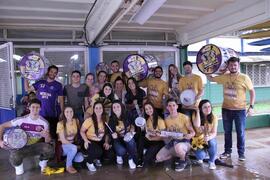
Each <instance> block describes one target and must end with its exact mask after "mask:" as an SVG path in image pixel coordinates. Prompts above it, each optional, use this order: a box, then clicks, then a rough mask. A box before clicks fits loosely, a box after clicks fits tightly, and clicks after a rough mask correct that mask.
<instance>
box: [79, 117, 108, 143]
mask: <svg viewBox="0 0 270 180" xmlns="http://www.w3.org/2000/svg"><path fill="white" fill-rule="evenodd" d="M82 127H84V128H85V129H87V131H86V137H87V138H88V139H89V140H93V141H101V140H102V138H103V136H104V135H105V127H104V124H103V122H98V135H96V133H95V126H94V123H93V120H92V118H87V119H86V120H85V121H84V122H83V124H82Z"/></svg>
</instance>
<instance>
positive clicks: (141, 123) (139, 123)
mask: <svg viewBox="0 0 270 180" xmlns="http://www.w3.org/2000/svg"><path fill="white" fill-rule="evenodd" d="M145 123H146V121H145V119H144V118H143V117H137V118H136V119H135V125H136V126H138V127H143V126H144V125H145Z"/></svg>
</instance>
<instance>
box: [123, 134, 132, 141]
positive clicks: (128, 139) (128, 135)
mask: <svg viewBox="0 0 270 180" xmlns="http://www.w3.org/2000/svg"><path fill="white" fill-rule="evenodd" d="M133 137H134V133H133V132H128V133H126V134H125V136H124V141H125V142H129V141H130V140H131V139H132V138H133Z"/></svg>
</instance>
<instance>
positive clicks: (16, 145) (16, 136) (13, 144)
mask: <svg viewBox="0 0 270 180" xmlns="http://www.w3.org/2000/svg"><path fill="white" fill-rule="evenodd" d="M4 141H5V143H6V145H7V146H8V147H9V148H11V149H20V148H22V147H24V146H25V145H26V144H27V134H26V132H25V131H24V130H22V129H20V128H15V129H9V130H8V131H6V132H5V134H4Z"/></svg>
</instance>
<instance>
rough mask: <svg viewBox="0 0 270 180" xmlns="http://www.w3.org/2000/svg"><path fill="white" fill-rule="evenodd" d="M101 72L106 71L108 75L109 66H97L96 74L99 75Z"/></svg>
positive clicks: (100, 64) (102, 63)
mask: <svg viewBox="0 0 270 180" xmlns="http://www.w3.org/2000/svg"><path fill="white" fill-rule="evenodd" d="M99 71H105V72H106V73H107V74H108V73H109V66H108V65H107V64H106V63H105V62H101V63H98V64H97V65H96V73H97V74H98V73H99Z"/></svg>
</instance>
